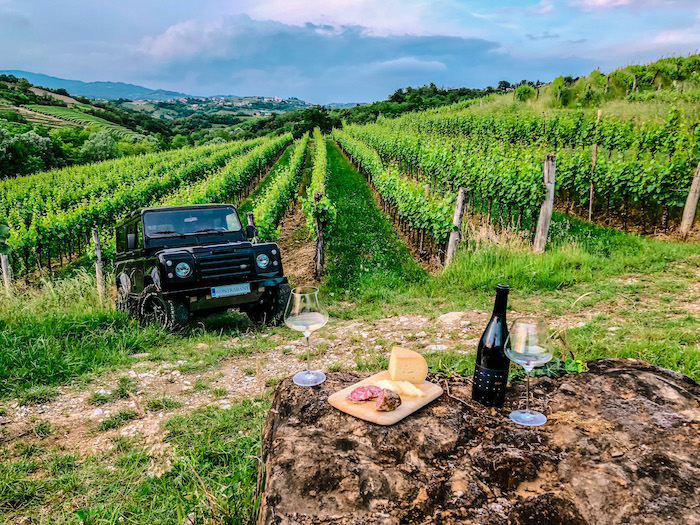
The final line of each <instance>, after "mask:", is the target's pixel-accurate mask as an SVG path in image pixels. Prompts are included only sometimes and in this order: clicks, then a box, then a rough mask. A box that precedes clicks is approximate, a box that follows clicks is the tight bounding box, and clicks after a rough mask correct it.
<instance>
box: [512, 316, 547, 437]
mask: <svg viewBox="0 0 700 525" xmlns="http://www.w3.org/2000/svg"><path fill="white" fill-rule="evenodd" d="M505 352H506V355H507V356H508V358H509V359H510V360H511V361H513V362H514V363H518V364H519V365H521V366H522V367H523V368H524V369H525V377H526V381H527V397H526V398H525V399H526V401H525V410H514V411H513V412H511V413H510V419H511V420H512V421H514V422H516V423H518V424H519V425H526V426H529V427H536V426H539V425H544V424H545V423H546V422H547V416H545V415H544V414H541V413H540V412H536V411H534V410H530V372H532V369H533V368H535V367H536V366H539V365H543V364H545V363H546V362H548V361H549V360H551V359H552V355H553V350H552V341H551V339H550V337H549V328H548V327H547V322H546V321H545V320H544V319H542V318H541V317H518V318H516V319H515V320H514V321H513V324H512V326H511V328H510V333H509V334H508V338H507V339H506V350H505Z"/></svg>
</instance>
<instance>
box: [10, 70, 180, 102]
mask: <svg viewBox="0 0 700 525" xmlns="http://www.w3.org/2000/svg"><path fill="white" fill-rule="evenodd" d="M0 74H5V75H14V76H16V77H18V78H26V79H27V80H28V81H29V82H31V83H32V84H34V85H36V86H42V87H47V88H50V89H58V88H63V89H65V90H66V91H68V92H69V93H70V94H71V95H73V96H78V95H82V96H84V97H89V98H100V99H104V100H116V99H119V98H124V99H129V100H172V99H176V98H186V97H191V95H187V94H185V93H178V92H176V91H165V90H163V89H149V88H146V87H143V86H137V85H135V84H125V83H124V82H82V81H80V80H67V79H64V78H56V77H51V76H49V75H42V74H40V73H30V72H28V71H19V70H5V71H0Z"/></svg>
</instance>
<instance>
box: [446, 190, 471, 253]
mask: <svg viewBox="0 0 700 525" xmlns="http://www.w3.org/2000/svg"><path fill="white" fill-rule="evenodd" d="M466 203H467V189H466V188H463V187H462V188H459V193H458V194H457V203H456V204H455V214H454V216H453V217H452V231H451V232H450V240H449V241H448V243H447V254H446V255H445V266H449V265H450V264H452V261H453V260H454V258H455V253H457V244H458V243H459V234H460V230H461V229H462V217H464V206H465V204H466Z"/></svg>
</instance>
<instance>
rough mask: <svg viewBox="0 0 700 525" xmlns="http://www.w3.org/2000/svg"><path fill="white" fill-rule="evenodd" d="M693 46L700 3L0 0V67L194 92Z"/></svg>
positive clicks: (508, 68) (325, 97)
mask: <svg viewBox="0 0 700 525" xmlns="http://www.w3.org/2000/svg"><path fill="white" fill-rule="evenodd" d="M698 48H700V0H235V1H225V0H197V1H192V0H185V1H182V0H138V1H137V0H121V1H120V2H106V1H104V0H89V1H88V0H61V1H56V0H0V70H2V69H19V70H24V71H30V72H33V73H44V74H47V75H52V76H57V77H61V78H68V79H75V80H83V81H94V80H106V81H121V82H130V83H135V84H140V85H144V86H147V87H150V88H162V89H171V90H176V91H182V92H185V93H190V94H194V95H215V94H232V95H266V96H281V97H285V98H286V97H298V98H301V99H304V100H307V101H310V102H315V103H328V102H371V101H374V100H383V99H385V98H386V97H387V95H389V94H390V93H392V92H393V91H395V90H396V89H397V88H399V87H405V86H419V85H423V84H427V83H430V82H434V83H435V84H437V85H439V86H447V87H461V86H467V87H485V86H487V85H496V84H497V83H498V81H499V80H508V81H509V82H518V81H520V80H522V79H524V78H526V79H529V80H538V79H539V80H542V81H547V80H551V79H552V78H553V77H555V76H557V75H559V74H570V75H574V76H576V75H581V74H587V73H589V72H590V71H591V70H593V69H595V68H597V67H600V68H601V70H603V71H608V70H611V69H614V68H616V67H619V66H622V65H626V64H629V63H633V62H634V63H637V62H647V61H651V60H654V59H656V58H658V57H660V56H662V55H668V54H687V53H690V52H692V53H695V52H696V50H697V49H698Z"/></svg>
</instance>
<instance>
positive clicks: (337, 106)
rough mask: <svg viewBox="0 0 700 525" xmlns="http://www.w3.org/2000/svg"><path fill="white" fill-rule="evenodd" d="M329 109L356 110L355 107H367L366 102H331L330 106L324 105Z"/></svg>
mask: <svg viewBox="0 0 700 525" xmlns="http://www.w3.org/2000/svg"><path fill="white" fill-rule="evenodd" d="M323 105H324V106H325V107H327V108H328V109H344V108H354V107H355V106H366V105H367V103H366V102H330V103H329V104H323Z"/></svg>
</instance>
